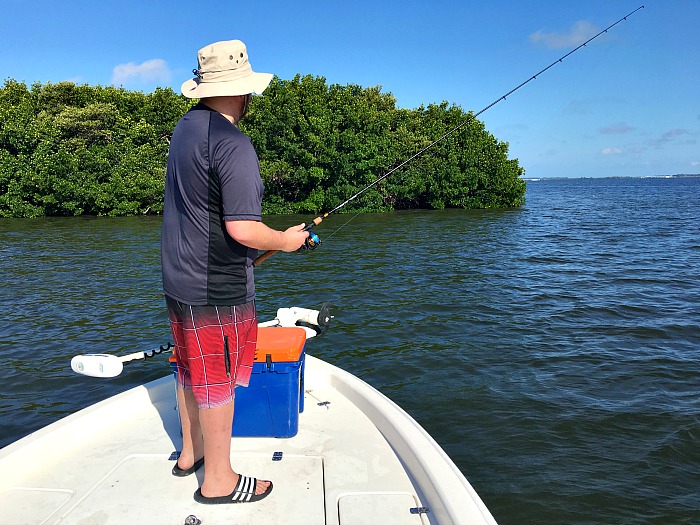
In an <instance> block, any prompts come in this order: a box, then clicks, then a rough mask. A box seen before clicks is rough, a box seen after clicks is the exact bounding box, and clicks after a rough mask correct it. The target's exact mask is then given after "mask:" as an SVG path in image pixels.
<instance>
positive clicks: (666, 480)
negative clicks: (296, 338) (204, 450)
mask: <svg viewBox="0 0 700 525" xmlns="http://www.w3.org/2000/svg"><path fill="white" fill-rule="evenodd" d="M308 219H309V217H304V218H302V219H299V218H297V217H273V218H269V219H266V220H268V222H270V223H271V224H272V225H274V226H277V227H283V226H287V225H289V224H292V223H293V222H294V221H297V220H308ZM348 219H350V217H349V216H344V215H343V216H336V217H331V218H329V219H328V220H326V221H325V222H324V223H322V224H321V225H320V226H319V227H318V228H317V233H318V234H319V235H320V237H321V239H322V241H323V244H322V246H321V247H320V248H319V249H318V250H316V251H314V252H312V253H306V254H279V255H276V256H275V257H274V258H271V259H269V260H268V261H267V262H266V263H264V264H263V265H261V266H260V267H259V269H258V272H257V280H258V292H259V297H258V309H259V311H260V316H261V318H265V319H267V318H270V317H273V316H274V312H275V310H276V309H277V308H278V307H280V306H292V305H296V306H305V307H317V306H320V305H321V304H322V303H323V302H324V301H328V300H331V301H333V303H334V304H335V305H336V308H335V312H334V313H335V315H336V319H335V325H334V326H333V327H332V329H331V330H330V331H329V332H328V333H327V334H326V335H325V336H324V337H323V338H318V339H315V340H313V341H310V342H309V345H308V347H307V350H308V351H309V352H310V353H314V354H316V355H317V356H319V357H321V358H323V359H326V360H328V361H330V362H332V363H334V364H336V365H339V366H341V367H343V368H346V369H348V370H349V371H351V372H353V373H354V374H356V375H358V376H360V377H362V378H363V379H365V380H366V381H368V382H369V383H371V384H372V385H374V386H375V387H377V388H379V389H380V390H382V391H383V392H384V393H385V394H387V395H388V396H389V397H391V398H392V399H394V400H395V401H396V402H398V403H399V404H400V405H401V406H402V407H404V408H405V409H406V410H407V411H408V412H409V413H410V414H411V415H412V416H414V417H415V418H416V419H417V420H418V421H419V422H420V423H421V424H422V425H423V426H424V427H425V428H426V429H427V430H428V431H429V432H430V433H431V434H432V435H433V437H434V438H435V439H436V440H437V441H438V442H439V443H440V444H441V445H442V446H443V448H444V449H445V450H446V451H447V452H448V454H449V455H450V456H451V457H452V458H453V459H454V461H455V462H456V463H457V465H458V466H459V467H460V468H461V469H462V471H463V472H464V473H465V475H466V476H467V478H468V479H469V481H470V482H471V483H472V485H473V486H474V487H475V489H476V490H477V491H478V492H479V494H480V495H481V496H482V498H483V499H484V501H485V502H486V504H487V505H488V506H489V508H490V509H491V511H492V513H493V515H494V516H495V517H496V519H497V520H498V522H499V523H501V524H504V525H505V524H510V525H521V524H540V523H552V524H554V523H561V524H592V523H609V524H636V523H639V524H642V523H644V524H659V525H661V524H664V525H665V524H675V523H683V524H686V523H687V524H690V523H700V286H699V285H698V281H699V279H698V275H699V270H698V269H699V268H700V178H687V179H576V180H542V181H531V182H529V183H528V193H527V204H526V206H524V207H523V208H522V209H518V210H499V211H462V210H447V211H444V212H423V211H417V212H402V213H392V214H381V215H361V216H358V217H356V218H354V219H353V220H352V221H351V222H350V223H348V224H347V225H345V226H344V227H342V228H341V229H340V230H337V229H338V228H339V227H341V226H342V225H343V224H345V223H346V221H347V220H348ZM159 228H160V219H159V218H153V217H145V218H129V219H86V218H76V219H43V220H23V221H16V220H0V258H1V265H2V273H3V282H2V287H1V289H0V301H1V303H2V323H0V355H2V357H3V359H4V363H5V373H4V374H3V376H4V380H3V381H2V382H0V446H3V445H6V444H8V443H10V442H12V441H14V440H15V439H18V438H20V437H22V436H24V435H26V434H28V433H29V432H31V431H33V430H36V429H37V428H40V427H42V426H44V425H46V424H48V423H50V422H52V421H55V420H56V419H58V418H60V417H62V416H64V415H66V414H68V413H71V412H73V411H75V410H77V409H79V408H82V407H84V406H87V405H88V404H90V403H92V402H95V401H97V400H99V399H103V398H105V397H108V396H110V395H112V394H114V393H116V392H119V391H122V390H125V389H127V388H130V387H132V386H135V385H137V384H139V383H141V382H143V381H147V380H151V379H155V378H157V377H160V376H162V375H164V374H167V373H168V369H167V365H166V363H165V361H164V360H153V361H151V362H149V363H147V364H136V365H131V366H130V367H128V368H127V369H126V372H125V373H124V374H122V375H121V376H120V377H118V378H115V379H112V380H96V379H92V378H85V377H81V376H76V375H74V374H72V373H71V372H70V370H69V366H68V363H69V360H70V357H71V356H73V355H75V354H79V353H88V352H111V353H121V352H131V351H136V350H139V349H149V348H152V347H155V346H157V345H159V344H161V343H164V342H167V341H168V340H169V335H168V326H167V321H166V317H165V312H164V307H163V300H162V297H161V294H160V274H159V271H160V270H159V254H158V249H159V246H158V244H159V236H160V231H159ZM336 230H337V231H336Z"/></svg>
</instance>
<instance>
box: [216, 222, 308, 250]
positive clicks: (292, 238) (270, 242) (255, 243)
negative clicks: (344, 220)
mask: <svg viewBox="0 0 700 525" xmlns="http://www.w3.org/2000/svg"><path fill="white" fill-rule="evenodd" d="M303 228H304V224H299V225H297V226H292V227H290V228H287V229H286V230H285V231H279V230H273V229H272V228H270V227H268V226H266V225H265V224H264V223H262V222H259V221H226V231H227V232H228V234H229V235H230V236H231V237H233V239H235V240H236V241H238V242H239V243H241V244H242V245H243V246H248V247H249V248H255V249H257V250H280V251H284V252H293V251H295V250H298V249H299V248H301V245H302V244H304V241H305V240H306V238H307V237H308V236H309V232H305V231H303Z"/></svg>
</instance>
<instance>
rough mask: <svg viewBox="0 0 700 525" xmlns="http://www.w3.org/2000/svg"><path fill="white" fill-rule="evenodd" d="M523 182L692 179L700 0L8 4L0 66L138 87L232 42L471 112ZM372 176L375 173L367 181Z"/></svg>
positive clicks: (343, 79) (697, 151)
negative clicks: (514, 163)
mask: <svg viewBox="0 0 700 525" xmlns="http://www.w3.org/2000/svg"><path fill="white" fill-rule="evenodd" d="M641 5H644V6H645V8H644V9H642V10H640V11H638V12H637V13H635V14H634V15H633V16H631V17H630V18H629V19H628V20H627V21H624V22H622V23H620V24H618V25H617V26H616V27H615V28H613V29H612V30H611V31H610V32H609V33H607V34H606V35H604V36H601V37H600V38H598V39H596V40H595V41H594V42H593V43H591V44H589V45H588V46H586V47H585V48H582V49H581V50H579V51H577V52H576V53H574V54H573V55H571V56H570V57H568V58H567V59H566V60H564V61H563V62H562V63H559V64H557V65H556V66H555V67H554V68H552V69H550V70H549V71H547V72H546V73H544V74H543V75H542V76H541V77H539V78H538V79H536V80H534V81H532V82H530V83H529V84H528V85H526V86H525V87H523V88H522V89H520V90H519V91H518V92H517V93H515V94H513V95H512V96H511V97H509V98H508V99H507V100H505V101H502V102H499V103H498V104H497V105H496V106H494V107H493V108H491V109H489V110H488V111H487V112H485V113H484V114H482V115H481V116H480V119H481V120H483V121H484V122H485V124H486V127H487V129H488V130H489V131H490V132H491V133H493V134H494V135H495V136H496V137H497V138H499V139H500V140H503V141H506V142H508V143H509V144H510V155H511V157H514V158H518V159H519V160H520V163H521V165H523V166H524V167H525V169H526V170H527V173H526V176H527V177H533V178H538V177H557V176H563V177H597V176H650V175H663V174H675V173H700V145H699V144H700V67H699V66H698V57H700V30H699V29H698V21H700V0H652V1H647V2H643V1H642V0H490V1H461V2H459V1H450V2H448V1H441V0H437V1H429V0H423V1H413V0H403V1H393V0H392V1H384V2H382V1H381V0H375V1H365V0H356V1H354V2H342V3H341V2H335V1H333V0H326V1H307V2H304V1H297V2H283V1H279V0H268V1H267V2H234V1H221V0H209V1H208V2H201V3H197V2H192V1H188V2H183V1H181V0H169V1H167V2H166V1H149V0H137V1H132V0H124V1H119V2H114V1H109V0H103V1H101V2H96V1H94V0H91V1H83V0H66V1H65V2H56V1H55V0H51V1H48V0H35V1H32V0H4V1H3V9H2V11H3V17H4V19H5V20H6V23H5V25H4V28H3V32H2V36H1V37H0V42H2V45H0V72H1V73H2V77H3V79H7V78H14V79H15V80H18V81H24V82H26V83H27V84H31V83H33V82H35V81H39V82H42V83H46V82H59V81H63V80H71V81H74V82H76V83H88V84H92V85H94V84H102V85H109V84H115V85H123V86H124V87H125V88H127V89H133V90H141V91H145V92H149V91H151V90H153V89H154V88H155V87H156V86H163V87H172V88H173V89H175V90H177V91H179V87H180V85H181V84H182V82H184V81H185V80H187V79H188V78H190V77H191V70H192V69H193V68H195V67H196V65H197V63H196V52H197V50H198V49H199V48H201V47H203V46H204V45H206V44H209V43H211V42H215V41H218V40H229V39H234V38H238V39H241V40H243V41H244V42H245V43H246V44H247V46H248V52H249V56H250V61H251V63H252V65H253V68H254V69H255V70H257V71H263V72H270V73H275V74H277V75H278V76H279V77H281V78H283V79H289V78H292V77H293V76H294V75H295V74H297V73H301V74H311V75H317V76H323V77H325V78H326V79H327V81H328V82H329V83H338V84H349V83H353V84H360V85H362V86H377V85H379V86H382V89H383V91H384V92H390V93H392V94H393V95H394V96H395V97H396V98H397V101H398V105H399V106H400V107H406V108H415V107H418V106H419V105H421V104H426V105H427V104H429V103H431V102H441V101H448V102H450V103H454V104H457V105H459V106H461V107H462V108H463V109H465V110H474V111H479V110H481V109H482V108H484V107H486V106H487V105H488V104H490V103H491V102H493V101H494V100H496V99H497V98H499V97H500V96H501V95H503V94H505V93H507V92H508V91H510V90H511V89H512V88H514V87H515V86H517V85H518V84H520V83H521V82H523V81H525V80H527V79H528V78H529V77H531V76H532V75H534V74H535V73H537V72H538V71H540V70H541V69H542V68H544V67H545V66H547V65H549V64H550V63H551V62H553V61H554V60H556V59H558V58H559V57H561V56H562V55H564V54H566V53H567V52H568V51H569V50H571V49H573V48H574V47H576V45H578V44H580V43H581V42H582V41H583V40H585V39H586V38H589V37H590V36H592V35H593V34H595V33H596V32H598V31H600V30H601V29H603V28H605V27H607V26H608V25H610V24H611V23H613V22H615V21H616V20H618V19H619V18H621V17H623V16H625V15H626V14H628V13H630V12H632V11H634V10H635V9H637V8H638V7H640V6H641ZM378 175H379V174H378Z"/></svg>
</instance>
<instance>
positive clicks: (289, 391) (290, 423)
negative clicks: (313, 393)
mask: <svg viewBox="0 0 700 525" xmlns="http://www.w3.org/2000/svg"><path fill="white" fill-rule="evenodd" d="M305 344H306V331H305V330H304V329H303V328H300V327H285V328H282V327H260V328H258V344H257V348H256V350H255V362H254V363H253V373H252V374H251V376H250V384H249V385H248V386H247V387H237V388H236V399H235V402H234V409H233V429H232V432H231V434H232V435H233V436H239V437H277V438H288V437H292V436H295V435H296V434H297V432H298V431H299V413H300V412H303V411H304V345H305Z"/></svg>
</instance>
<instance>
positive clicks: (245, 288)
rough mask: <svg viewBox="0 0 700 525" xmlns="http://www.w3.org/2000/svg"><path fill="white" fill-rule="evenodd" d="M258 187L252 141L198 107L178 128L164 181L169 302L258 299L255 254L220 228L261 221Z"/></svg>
mask: <svg viewBox="0 0 700 525" xmlns="http://www.w3.org/2000/svg"><path fill="white" fill-rule="evenodd" d="M263 190H264V187H263V183H262V180H261V179H260V165H259V163H258V157H257V155H256V153H255V150H254V149H253V145H252V144H251V142H250V139H249V138H248V137H247V136H246V135H245V134H244V133H242V132H241V131H240V130H239V129H238V128H237V127H236V126H234V125H233V124H231V122H229V121H228V120H227V119H226V118H225V117H224V116H223V115H221V114H220V113H218V112H217V111H214V110H212V109H210V108H209V107H207V106H206V105H204V104H202V103H199V104H198V105H197V106H195V107H194V108H192V109H191V110H190V111H188V112H187V113H186V114H185V115H184V116H183V117H182V118H181V119H180V121H179V122H178V123H177V126H176V127H175V131H174V132H173V136H172V138H171V140H170V151H169V154H168V169H167V174H166V180H165V203H164V210H163V231H162V242H161V262H162V268H163V290H164V292H165V294H166V295H168V296H170V297H172V298H173V299H176V300H178V301H180V302H183V303H186V304H191V305H224V306H234V305H238V304H243V303H246V302H248V301H252V300H253V299H254V298H255V284H254V280H253V261H254V260H255V258H256V257H257V250H255V249H252V248H248V247H246V246H243V245H242V244H240V243H238V242H236V241H235V240H234V239H233V238H232V237H231V236H229V235H228V233H227V232H226V224H225V221H232V220H248V221H250V220H253V221H261V220H262V195H263Z"/></svg>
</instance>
